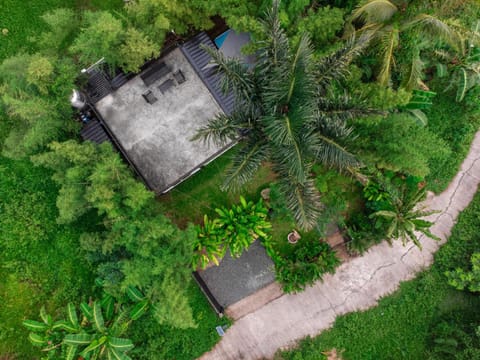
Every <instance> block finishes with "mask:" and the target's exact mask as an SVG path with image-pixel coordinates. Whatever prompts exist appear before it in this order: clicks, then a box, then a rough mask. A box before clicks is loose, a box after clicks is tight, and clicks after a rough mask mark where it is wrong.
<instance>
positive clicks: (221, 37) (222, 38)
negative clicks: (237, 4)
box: [214, 29, 232, 49]
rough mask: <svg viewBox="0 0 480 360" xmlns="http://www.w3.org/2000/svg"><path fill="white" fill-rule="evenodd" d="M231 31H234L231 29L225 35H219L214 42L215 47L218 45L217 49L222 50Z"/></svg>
mask: <svg viewBox="0 0 480 360" xmlns="http://www.w3.org/2000/svg"><path fill="white" fill-rule="evenodd" d="M230 31H232V30H231V29H230V30H227V31H225V32H224V33H223V34H220V35H218V36H217V37H216V38H215V40H214V42H215V45H217V48H218V49H220V48H221V47H222V45H223V43H224V41H225V39H226V38H227V36H228V34H229V33H230Z"/></svg>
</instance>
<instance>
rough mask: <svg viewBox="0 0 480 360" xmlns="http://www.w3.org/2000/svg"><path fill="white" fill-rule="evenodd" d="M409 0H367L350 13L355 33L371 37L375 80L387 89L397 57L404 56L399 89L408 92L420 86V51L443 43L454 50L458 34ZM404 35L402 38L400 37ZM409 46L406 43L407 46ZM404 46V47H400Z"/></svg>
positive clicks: (421, 66)
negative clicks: (402, 52)
mask: <svg viewBox="0 0 480 360" xmlns="http://www.w3.org/2000/svg"><path fill="white" fill-rule="evenodd" d="M413 2H414V1H408V0H366V1H363V2H361V3H360V5H359V6H358V7H357V8H356V9H355V10H354V11H353V13H352V16H351V22H352V23H353V24H354V25H355V27H356V28H357V29H356V32H357V33H366V32H368V33H370V34H371V36H372V38H373V41H372V45H374V46H376V49H375V53H376V55H377V56H378V58H379V62H380V65H379V69H378V74H377V80H378V82H379V83H380V84H382V85H385V86H388V85H390V83H391V75H392V72H393V70H394V69H395V68H396V66H397V65H398V64H397V61H396V54H397V53H398V51H399V50H400V49H402V50H403V51H404V52H406V53H407V57H408V59H406V61H407V64H406V69H403V74H402V75H403V76H402V79H401V82H402V84H401V85H402V86H404V87H405V88H407V89H408V90H411V89H413V88H415V87H417V86H418V85H422V83H421V78H422V75H423V67H424V62H423V61H422V59H421V56H420V55H421V51H422V50H424V49H427V48H429V49H431V48H435V47H436V46H437V45H439V44H441V43H443V44H448V45H450V46H451V47H452V48H453V49H456V47H457V44H458V34H457V33H456V32H455V31H454V29H452V28H451V27H450V26H449V25H448V24H447V23H446V22H445V21H442V20H441V19H439V18H438V17H436V16H435V15H431V14H427V13H423V12H422V13H421V12H420V10H419V9H418V8H417V7H415V6H414V5H413V4H412V3H413ZM403 35H405V36H403ZM407 42H408V43H407ZM402 43H403V46H402Z"/></svg>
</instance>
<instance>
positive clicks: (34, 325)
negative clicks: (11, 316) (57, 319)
mask: <svg viewBox="0 0 480 360" xmlns="http://www.w3.org/2000/svg"><path fill="white" fill-rule="evenodd" d="M22 324H23V326H25V327H26V328H27V329H28V330H30V331H35V332H40V331H45V330H47V329H48V325H47V324H44V323H41V322H40V321H35V320H25V321H24V322H23V323H22Z"/></svg>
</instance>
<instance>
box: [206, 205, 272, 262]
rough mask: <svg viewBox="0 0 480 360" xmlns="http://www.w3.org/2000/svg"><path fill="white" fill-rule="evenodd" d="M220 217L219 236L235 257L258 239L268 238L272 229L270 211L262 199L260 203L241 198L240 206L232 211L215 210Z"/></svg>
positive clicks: (235, 206) (231, 209) (225, 209)
mask: <svg viewBox="0 0 480 360" xmlns="http://www.w3.org/2000/svg"><path fill="white" fill-rule="evenodd" d="M215 211H216V213H217V214H218V215H219V217H218V219H217V220H218V236H219V237H220V238H222V239H223V241H224V242H225V244H226V246H228V248H229V250H230V254H231V256H233V257H239V256H240V255H241V254H242V252H243V251H244V250H246V249H247V248H248V247H249V246H250V245H251V244H252V243H253V242H254V241H255V240H256V239H258V238H261V239H265V238H267V237H268V234H267V232H268V230H269V229H270V228H271V227H272V225H271V224H270V222H269V221H268V220H267V214H268V210H267V208H266V207H265V206H264V205H263V202H262V199H260V200H259V201H258V203H256V204H255V203H254V202H253V201H248V202H247V201H246V200H245V198H244V197H243V196H240V204H238V205H233V206H232V207H231V208H230V209H227V208H220V209H215Z"/></svg>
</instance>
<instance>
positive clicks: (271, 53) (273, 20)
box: [256, 0, 290, 71]
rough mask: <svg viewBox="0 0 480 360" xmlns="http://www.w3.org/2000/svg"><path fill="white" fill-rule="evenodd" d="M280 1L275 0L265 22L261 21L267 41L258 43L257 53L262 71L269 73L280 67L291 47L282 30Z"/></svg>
mask: <svg viewBox="0 0 480 360" xmlns="http://www.w3.org/2000/svg"><path fill="white" fill-rule="evenodd" d="M279 3H280V1H279V0H274V1H273V4H272V8H271V9H270V10H269V11H267V13H266V14H265V20H261V24H262V26H263V32H264V35H265V39H266V40H262V41H258V42H257V45H258V47H259V48H258V50H257V52H256V56H257V59H259V60H260V61H258V63H259V65H260V70H263V71H267V70H268V69H269V68H271V67H275V66H277V65H278V63H279V61H281V59H284V58H285V57H287V56H288V53H289V50H290V46H289V42H288V38H287V35H286V34H285V31H284V30H283V29H282V25H281V22H280V17H279V11H278V9H279Z"/></svg>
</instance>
